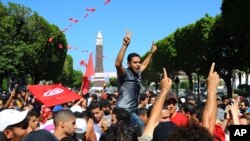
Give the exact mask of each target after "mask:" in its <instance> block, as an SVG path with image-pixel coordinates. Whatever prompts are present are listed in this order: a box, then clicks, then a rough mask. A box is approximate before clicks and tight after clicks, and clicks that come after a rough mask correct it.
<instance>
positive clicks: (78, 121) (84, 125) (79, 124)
mask: <svg viewBox="0 0 250 141" xmlns="http://www.w3.org/2000/svg"><path fill="white" fill-rule="evenodd" d="M76 128H80V129H82V131H83V133H84V132H86V129H87V121H86V120H85V119H83V118H76Z"/></svg>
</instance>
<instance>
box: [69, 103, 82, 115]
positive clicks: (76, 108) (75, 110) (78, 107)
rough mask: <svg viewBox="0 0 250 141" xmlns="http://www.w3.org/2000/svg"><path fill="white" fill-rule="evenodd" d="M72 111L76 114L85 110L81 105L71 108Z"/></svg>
mask: <svg viewBox="0 0 250 141" xmlns="http://www.w3.org/2000/svg"><path fill="white" fill-rule="evenodd" d="M70 110H71V111H72V112H73V113H74V112H80V113H81V112H83V109H82V107H81V106H79V105H73V106H72V107H70Z"/></svg>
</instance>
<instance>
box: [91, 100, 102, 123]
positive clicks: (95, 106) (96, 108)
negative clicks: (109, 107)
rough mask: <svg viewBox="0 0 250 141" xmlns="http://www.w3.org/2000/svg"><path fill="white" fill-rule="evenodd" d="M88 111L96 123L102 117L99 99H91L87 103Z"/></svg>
mask: <svg viewBox="0 0 250 141" xmlns="http://www.w3.org/2000/svg"><path fill="white" fill-rule="evenodd" d="M89 109H90V112H91V114H92V117H93V119H94V121H95V122H96V123H99V122H100V121H101V119H102V118H103V115H104V113H103V110H102V107H101V105H100V102H99V101H92V102H91V103H90V105H89Z"/></svg>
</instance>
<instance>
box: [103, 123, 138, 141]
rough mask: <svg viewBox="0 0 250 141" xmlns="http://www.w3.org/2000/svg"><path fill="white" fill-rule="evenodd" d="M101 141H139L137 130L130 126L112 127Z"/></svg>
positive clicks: (116, 125)
mask: <svg viewBox="0 0 250 141" xmlns="http://www.w3.org/2000/svg"><path fill="white" fill-rule="evenodd" d="M100 141H138V137H137V134H136V130H135V128H134V127H132V126H129V125H118V124H115V125H111V126H110V128H109V129H108V130H107V132H106V133H104V134H103V135H102V136H101V138H100Z"/></svg>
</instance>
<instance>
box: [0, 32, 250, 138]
mask: <svg viewBox="0 0 250 141" xmlns="http://www.w3.org/2000/svg"><path fill="white" fill-rule="evenodd" d="M130 36H131V35H130V34H129V33H126V36H125V38H124V41H123V46H122V48H121V51H120V53H119V55H118V57H117V61H116V68H117V71H118V81H119V87H118V90H117V91H114V92H113V93H107V92H106V85H104V87H103V90H102V91H101V94H100V95H99V94H96V93H87V94H82V93H81V92H79V93H78V94H79V95H80V96H81V98H80V99H79V100H75V101H70V102H67V103H61V104H59V105H54V106H51V107H47V106H45V105H43V104H42V103H41V102H39V101H38V100H37V99H36V98H35V97H34V96H33V94H32V93H31V92H29V91H28V90H27V89H19V90H17V89H16V88H15V87H14V88H13V89H12V90H11V91H9V92H8V91H5V92H3V93H1V99H0V141H197V140H202V141H228V140H229V134H230V130H229V127H230V125H250V107H249V99H247V98H244V97H240V96H237V95H234V97H233V98H228V97H226V96H222V97H219V96H217V94H216V93H217V91H216V90H217V87H218V85H219V81H220V79H219V75H218V74H217V72H216V71H214V68H215V63H212V65H211V68H210V71H209V74H208V77H207V97H206V100H205V101H202V102H200V101H197V98H196V94H194V93H192V92H190V91H187V93H186V97H185V98H181V99H180V98H178V97H177V95H176V93H174V92H173V91H172V89H171V87H172V80H171V79H170V78H169V77H168V75H167V72H166V70H165V69H163V78H162V80H161V81H160V82H159V84H160V91H159V93H154V92H152V91H149V90H147V91H145V92H143V93H138V92H139V91H138V88H139V87H138V88H137V86H139V85H138V84H140V75H139V73H135V72H141V71H143V70H144V69H145V68H146V66H147V64H148V63H149V62H148V61H149V60H150V59H151V57H152V54H153V53H154V52H155V51H156V46H155V44H154V43H153V44H152V48H151V53H149V55H148V59H149V60H147V61H146V63H141V61H140V58H139V56H138V55H137V54H132V56H130V59H129V58H128V62H129V63H131V64H129V66H130V68H128V69H125V68H123V67H122V60H123V56H124V54H125V51H126V48H127V46H128V44H129V42H130ZM133 63H134V64H133ZM143 64H144V65H145V64H146V65H145V66H141V65H143ZM127 81H128V82H127ZM132 88H133V89H132ZM132 90H134V91H133V92H132ZM132 94H133V95H132ZM135 94H138V95H135Z"/></svg>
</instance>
